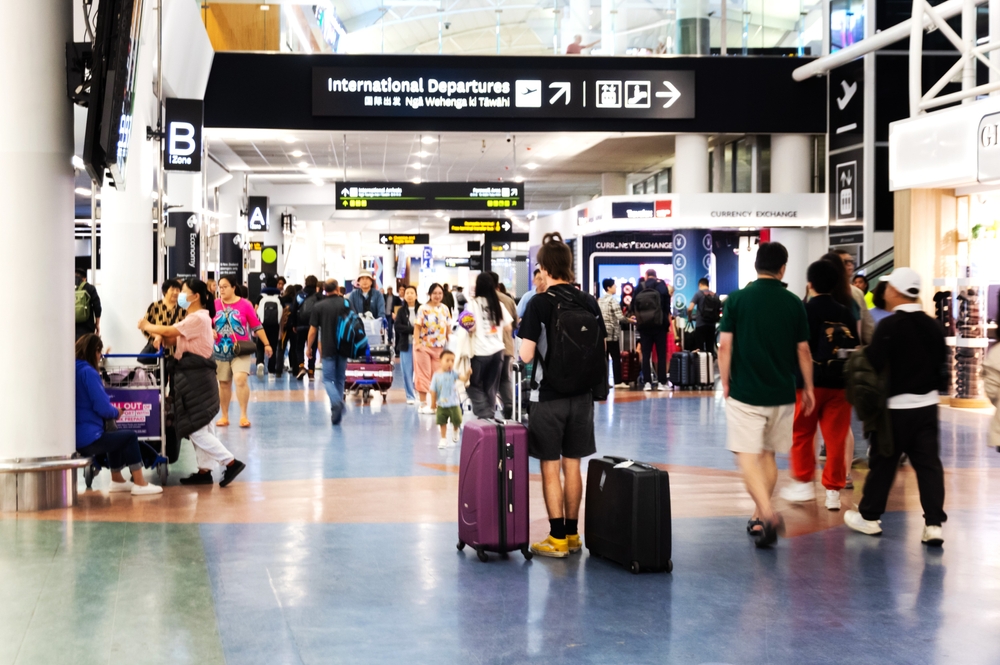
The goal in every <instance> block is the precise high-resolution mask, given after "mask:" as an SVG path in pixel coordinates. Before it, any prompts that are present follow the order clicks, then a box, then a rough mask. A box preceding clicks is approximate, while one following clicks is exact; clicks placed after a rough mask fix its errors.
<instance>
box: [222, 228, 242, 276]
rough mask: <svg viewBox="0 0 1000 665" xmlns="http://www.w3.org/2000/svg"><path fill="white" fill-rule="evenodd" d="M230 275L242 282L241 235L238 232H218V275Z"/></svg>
mask: <svg viewBox="0 0 1000 665" xmlns="http://www.w3.org/2000/svg"><path fill="white" fill-rule="evenodd" d="M230 276H231V277H233V278H234V279H235V280H236V281H237V282H239V283H240V284H242V283H243V237H242V236H241V235H240V234H239V233H220V234H219V277H230Z"/></svg>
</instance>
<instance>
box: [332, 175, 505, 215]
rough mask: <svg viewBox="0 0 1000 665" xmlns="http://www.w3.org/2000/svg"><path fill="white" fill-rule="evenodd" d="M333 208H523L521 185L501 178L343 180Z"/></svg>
mask: <svg viewBox="0 0 1000 665" xmlns="http://www.w3.org/2000/svg"><path fill="white" fill-rule="evenodd" d="M337 194H338V196H337V204H336V209H337V210H523V209H524V189H523V187H522V186H521V185H520V184H509V183H504V182H497V183H493V182H423V183H420V184H417V183H412V182H347V183H338V184H337Z"/></svg>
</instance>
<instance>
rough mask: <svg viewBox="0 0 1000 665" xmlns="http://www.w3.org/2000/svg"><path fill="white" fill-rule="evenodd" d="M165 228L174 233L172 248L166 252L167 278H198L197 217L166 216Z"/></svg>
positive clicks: (178, 214) (190, 214)
mask: <svg viewBox="0 0 1000 665" xmlns="http://www.w3.org/2000/svg"><path fill="white" fill-rule="evenodd" d="M167 226H168V227H169V228H172V229H176V231H175V236H174V237H175V242H174V246H173V247H171V248H170V250H169V251H168V252H167V276H168V277H170V278H171V279H190V278H192V277H200V276H201V275H200V274H199V273H200V272H201V241H200V239H199V237H198V215H196V214H194V213H192V212H173V211H171V212H170V213H168V214H167Z"/></svg>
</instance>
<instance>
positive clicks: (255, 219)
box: [247, 196, 271, 231]
mask: <svg viewBox="0 0 1000 665" xmlns="http://www.w3.org/2000/svg"><path fill="white" fill-rule="evenodd" d="M247 228H249V229H250V230H251V231H270V230H271V218H270V217H268V214H267V197H266V196H250V197H248V198H247Z"/></svg>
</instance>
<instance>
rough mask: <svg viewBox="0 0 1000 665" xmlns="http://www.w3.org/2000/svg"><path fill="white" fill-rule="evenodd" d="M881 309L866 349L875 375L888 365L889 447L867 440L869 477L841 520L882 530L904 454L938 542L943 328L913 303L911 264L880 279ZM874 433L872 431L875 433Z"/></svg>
mask: <svg viewBox="0 0 1000 665" xmlns="http://www.w3.org/2000/svg"><path fill="white" fill-rule="evenodd" d="M882 281H885V282H888V284H887V285H886V289H885V301H886V306H887V307H886V308H887V309H888V310H889V311H891V312H892V316H889V317H887V318H886V319H884V320H883V321H882V322H881V323H880V324H879V325H878V327H877V328H876V329H875V336H874V338H873V339H872V343H871V344H870V345H869V346H868V347H866V348H865V351H864V353H865V355H866V356H867V357H868V361H869V362H870V363H871V364H872V367H874V369H875V371H877V372H879V373H880V374H881V373H882V372H883V371H884V370H885V369H886V368H888V369H889V395H888V407H889V414H890V418H889V420H890V424H891V432H892V453H891V454H890V455H889V456H888V457H886V456H884V455H879V454H878V453H877V450H878V449H879V446H878V445H877V443H878V442H877V441H875V440H874V439H873V441H872V447H871V449H872V454H871V456H870V457H869V462H868V463H869V468H870V471H869V472H868V478H867V479H866V480H865V489H864V496H863V497H862V499H861V503H860V504H859V505H858V510H856V511H855V510H848V511H847V512H846V513H845V514H844V523H845V524H847V526H849V527H850V528H852V529H854V530H855V531H860V532H861V533H865V534H868V535H871V536H875V535H878V534H880V533H882V526H881V522H880V521H879V518H880V517H882V513H884V512H885V506H886V501H887V500H888V498H889V490H891V489H892V483H893V480H895V478H896V469H897V468H898V467H899V458H900V456H901V455H902V454H903V453H906V455H907V457H908V458H909V460H910V464H912V465H913V470H914V471H915V472H916V474H917V487H918V488H919V490H920V505H921V506H922V507H923V509H924V524H925V526H924V531H923V536H922V538H921V540H922V542H924V543H925V544H927V545H932V546H940V545H941V544H942V543H944V537H943V534H942V531H941V525H942V524H943V523H944V521H945V520H946V519H948V516H947V515H945V512H944V468H943V467H942V466H941V457H940V455H939V452H938V449H939V446H938V401H939V397H938V390H939V389H940V388H941V387H942V384H943V383H944V366H945V352H946V349H945V342H944V329H943V328H942V327H941V324H940V323H938V322H937V321H936V320H935V319H933V318H931V317H930V316H928V315H927V314H925V313H924V311H923V308H922V307H921V305H920V302H919V301H918V298H919V296H920V275H918V274H917V272H916V271H915V270H913V269H912V268H896V270H894V271H893V273H892V274H891V275H889V276H888V277H883V278H882ZM873 436H877V435H873Z"/></svg>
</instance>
